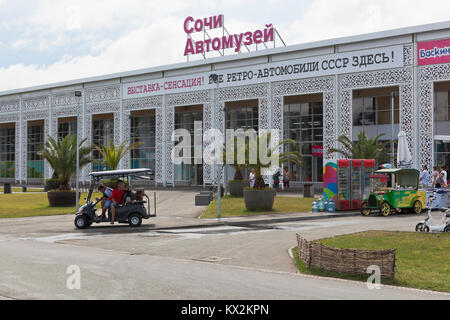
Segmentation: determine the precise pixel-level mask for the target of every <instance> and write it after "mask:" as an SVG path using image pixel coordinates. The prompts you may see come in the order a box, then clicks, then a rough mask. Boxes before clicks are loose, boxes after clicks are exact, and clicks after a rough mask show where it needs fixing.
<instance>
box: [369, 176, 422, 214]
mask: <svg viewBox="0 0 450 320" xmlns="http://www.w3.org/2000/svg"><path fill="white" fill-rule="evenodd" d="M419 175H420V173H419V171H418V170H416V169H383V170H378V171H376V172H375V174H373V175H372V176H371V177H370V181H371V190H370V194H369V195H366V199H367V200H366V201H364V202H363V204H362V207H361V214H362V215H363V216H369V215H370V214H372V213H374V212H381V213H382V214H383V216H385V217H387V216H389V215H390V214H392V213H396V212H413V213H416V214H420V213H422V211H423V210H424V209H426V198H427V195H426V191H422V190H419Z"/></svg>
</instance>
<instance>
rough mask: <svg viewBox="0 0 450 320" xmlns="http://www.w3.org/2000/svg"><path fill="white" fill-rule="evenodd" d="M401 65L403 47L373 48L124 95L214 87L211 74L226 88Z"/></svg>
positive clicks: (174, 80)
mask: <svg viewBox="0 0 450 320" xmlns="http://www.w3.org/2000/svg"><path fill="white" fill-rule="evenodd" d="M403 66H404V63H403V46H394V47H385V48H375V49H371V50H362V51H353V52H345V53H338V54H333V55H324V56H316V57H310V58H302V59H297V60H289V61H283V62H277V63H267V64H261V65H255V66H249V67H244V68H238V69H229V70H220V71H216V72H208V73H200V74H193V75H190V76H180V77H170V78H162V79H160V80H149V81H140V82H136V83H131V84H124V85H123V96H124V98H125V99H131V98H141V97H148V96H156V95H165V94H175V93H183V92H192V91H199V90H208V89H214V88H216V86H217V84H216V83H214V82H213V81H212V80H211V79H210V75H211V74H217V75H218V76H219V83H220V87H221V88H226V87H234V86H242V85H251V84H256V83H268V82H276V81H286V80H296V79H303V78H312V77H321V76H329V75H336V74H345V73H356V72H365V71H374V70H382V69H392V68H401V67H403Z"/></svg>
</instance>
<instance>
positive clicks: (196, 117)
mask: <svg viewBox="0 0 450 320" xmlns="http://www.w3.org/2000/svg"><path fill="white" fill-rule="evenodd" d="M195 122H203V105H196V106H186V107H177V108H175V130H178V129H185V130H188V131H189V132H190V134H191V146H192V154H191V164H184V163H183V164H181V165H175V170H174V179H175V181H182V182H187V183H189V184H190V185H194V186H202V185H203V164H195V154H194V150H195V148H196V147H197V148H201V150H203V137H202V138H201V139H199V141H201V145H199V146H197V145H195V134H196V133H195Z"/></svg>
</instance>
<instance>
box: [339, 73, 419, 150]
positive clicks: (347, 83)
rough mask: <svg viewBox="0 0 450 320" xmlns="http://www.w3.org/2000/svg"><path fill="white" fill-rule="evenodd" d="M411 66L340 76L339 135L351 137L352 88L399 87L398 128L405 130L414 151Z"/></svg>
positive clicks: (410, 147) (410, 146)
mask: <svg viewBox="0 0 450 320" xmlns="http://www.w3.org/2000/svg"><path fill="white" fill-rule="evenodd" d="M412 81H413V74H412V68H402V69H395V70H383V71H375V72H365V73H358V74H348V75H344V76H342V78H341V82H340V96H341V113H340V121H341V127H340V135H345V136H347V137H349V138H350V139H353V134H352V130H353V123H352V119H353V106H352V103H353V98H352V95H353V90H355V89H363V88H377V87H388V86H399V87H400V106H401V107H400V130H401V131H405V132H406V135H407V138H408V144H409V149H410V151H411V153H412V154H414V153H415V152H416V150H415V147H416V143H415V136H414V126H413V124H414V116H413V115H414V109H413V91H412V83H413V82H412Z"/></svg>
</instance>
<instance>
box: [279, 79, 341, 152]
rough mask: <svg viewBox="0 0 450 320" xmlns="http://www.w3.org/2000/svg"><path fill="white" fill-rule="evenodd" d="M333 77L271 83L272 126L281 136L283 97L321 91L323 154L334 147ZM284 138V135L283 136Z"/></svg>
mask: <svg viewBox="0 0 450 320" xmlns="http://www.w3.org/2000/svg"><path fill="white" fill-rule="evenodd" d="M334 80H335V77H333V76H331V77H322V78H312V79H303V80H295V81H284V82H275V83H273V84H272V108H273V128H274V129H279V130H280V137H283V131H284V129H283V123H284V120H283V119H284V108H283V105H284V97H286V96H294V95H304V94H313V93H323V107H324V111H323V112H324V126H325V127H324V156H325V157H326V155H327V150H329V149H330V148H334V147H335V140H336V139H335V132H336V117H335V110H336V106H335V96H336V92H335V82H334ZM285 138H286V137H285Z"/></svg>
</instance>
